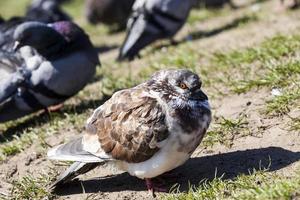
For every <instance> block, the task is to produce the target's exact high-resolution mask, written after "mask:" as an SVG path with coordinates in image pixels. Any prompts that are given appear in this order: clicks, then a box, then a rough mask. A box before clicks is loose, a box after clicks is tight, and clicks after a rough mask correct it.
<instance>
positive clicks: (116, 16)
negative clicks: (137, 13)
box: [85, 0, 134, 29]
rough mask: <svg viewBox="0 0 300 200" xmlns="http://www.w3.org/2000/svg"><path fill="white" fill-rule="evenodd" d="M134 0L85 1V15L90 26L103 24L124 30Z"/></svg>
mask: <svg viewBox="0 0 300 200" xmlns="http://www.w3.org/2000/svg"><path fill="white" fill-rule="evenodd" d="M133 3H134V0H86V1H85V15H86V18H87V20H88V21H89V22H90V23H92V24H97V23H103V24H106V25H109V26H114V25H116V26H117V29H124V28H126V22H127V19H128V17H129V15H130V13H131V8H132V5H133Z"/></svg>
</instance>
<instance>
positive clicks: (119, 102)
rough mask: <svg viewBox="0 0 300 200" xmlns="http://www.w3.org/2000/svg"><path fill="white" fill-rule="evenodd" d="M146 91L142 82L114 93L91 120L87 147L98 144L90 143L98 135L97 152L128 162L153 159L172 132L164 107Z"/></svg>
mask: <svg viewBox="0 0 300 200" xmlns="http://www.w3.org/2000/svg"><path fill="white" fill-rule="evenodd" d="M147 93H148V91H147V89H146V88H145V87H143V85H142V86H138V87H135V88H132V89H127V90H122V91H119V92H117V93H115V94H114V95H113V96H112V98H111V99H110V100H108V101H107V102H106V103H105V104H103V105H102V106H101V107H100V108H99V109H97V110H96V111H95V112H94V114H93V116H92V117H91V118H90V119H89V120H88V125H87V129H88V130H90V131H88V132H87V134H86V135H85V136H84V138H85V140H86V146H88V147H89V148H91V149H92V146H94V147H95V146H97V145H93V144H92V143H89V142H88V141H89V139H88V138H89V137H91V138H93V137H95V135H96V136H97V139H98V140H97V141H95V142H99V145H100V148H99V149H98V151H97V152H95V150H94V152H93V153H94V154H101V155H103V153H104V154H105V155H108V156H109V157H110V158H112V159H115V160H121V161H125V162H128V163H139V162H143V161H145V160H147V159H149V158H151V157H152V156H153V155H154V154H155V153H156V152H157V151H158V150H159V147H158V146H159V145H158V143H159V142H161V141H163V140H165V139H167V138H168V135H169V131H168V127H167V125H166V120H165V113H164V112H163V109H162V107H161V106H160V105H159V103H158V102H157V101H156V99H155V98H152V97H150V96H149V95H147ZM88 147H87V148H88ZM90 151H93V150H90Z"/></svg>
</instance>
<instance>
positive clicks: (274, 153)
mask: <svg viewBox="0 0 300 200" xmlns="http://www.w3.org/2000/svg"><path fill="white" fill-rule="evenodd" d="M299 160H300V152H292V151H289V150H286V149H283V148H281V147H267V148H260V149H250V150H243V151H234V152H229V153H223V154H215V155H208V156H202V157H196V158H191V159H189V160H188V161H187V162H186V163H185V164H184V165H183V166H181V167H179V168H177V169H175V170H173V171H172V174H176V178H175V180H173V181H172V182H169V181H168V178H166V179H165V180H166V181H167V182H166V184H167V187H168V188H169V189H171V188H172V186H173V185H174V184H175V183H177V184H178V185H179V188H178V189H179V190H178V191H179V192H185V191H188V189H189V187H190V186H191V185H196V186H197V185H199V184H200V182H201V181H202V180H207V181H211V180H213V179H214V178H215V177H221V176H222V175H223V176H222V179H234V178H235V177H237V176H238V175H241V174H249V172H251V171H252V170H254V169H256V170H261V169H266V170H267V171H276V170H279V169H282V168H284V167H286V166H288V165H290V164H292V163H294V162H297V161H299ZM98 170H101V167H100V168H98ZM173 179H174V178H173ZM83 188H84V191H85V193H98V192H117V191H145V190H146V186H145V184H144V182H143V180H141V179H138V178H136V177H132V176H130V175H129V174H128V173H122V174H118V175H113V176H106V177H101V178H96V179H90V180H85V181H81V182H79V181H72V182H71V183H68V184H65V185H64V186H63V187H59V188H56V189H55V190H54V193H55V194H57V195H60V196H66V195H72V194H80V193H82V192H83Z"/></svg>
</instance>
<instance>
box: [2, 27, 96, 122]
mask: <svg viewBox="0 0 300 200" xmlns="http://www.w3.org/2000/svg"><path fill="white" fill-rule="evenodd" d="M14 39H15V40H16V41H21V43H20V44H19V45H20V46H21V48H20V51H19V54H20V57H21V61H22V62H23V64H24V65H22V66H23V68H24V69H26V70H28V71H30V76H27V77H26V78H24V79H25V81H23V83H22V85H20V86H19V88H18V89H20V90H18V92H15V93H13V94H12V95H11V98H9V100H10V101H12V102H11V103H6V104H3V105H1V106H0V122H5V121H8V120H12V119H15V118H14V117H22V116H24V115H27V114H29V113H32V112H35V111H37V110H39V109H43V108H46V107H48V106H51V105H56V104H59V103H62V102H64V101H65V100H66V99H68V98H70V97H71V96H73V95H75V94H76V93H77V92H79V91H80V90H81V89H83V88H84V87H85V85H86V84H87V83H88V82H89V81H90V80H91V79H92V77H93V76H94V74H95V71H96V66H97V65H98V64H99V59H98V54H97V52H96V50H95V48H94V47H93V45H92V43H91V42H90V40H89V38H88V36H87V35H86V34H85V33H84V32H83V30H82V29H80V28H79V27H78V26H77V25H75V24H73V23H71V22H56V23H54V24H51V25H46V24H43V23H39V22H25V23H23V24H21V25H19V26H18V28H17V29H16V30H15V32H14ZM28 45H29V46H31V47H28ZM23 46H24V47H23ZM0 55H1V54H0ZM0 68H1V67H0ZM12 76H15V75H12ZM13 79H16V77H12V78H11V80H13ZM7 83H8V82H7ZM6 85H7V86H9V84H6ZM11 86H13V82H11ZM8 89H9V88H6V87H4V86H3V87H0V97H1V95H3V96H7V95H6V94H8V93H7V92H6V91H8ZM9 90H10V89H9ZM10 91H11V90H10ZM8 106H9V107H8Z"/></svg>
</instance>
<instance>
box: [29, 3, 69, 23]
mask: <svg viewBox="0 0 300 200" xmlns="http://www.w3.org/2000/svg"><path fill="white" fill-rule="evenodd" d="M25 17H26V19H27V20H28V21H39V22H44V23H52V22H57V21H65V20H71V18H70V17H69V16H68V15H67V14H66V13H64V12H63V11H62V10H61V9H60V7H59V2H57V1H55V0H33V1H32V3H31V5H30V6H29V7H28V8H27V12H26V15H25Z"/></svg>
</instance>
